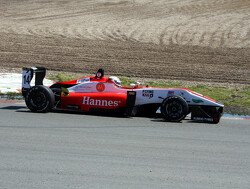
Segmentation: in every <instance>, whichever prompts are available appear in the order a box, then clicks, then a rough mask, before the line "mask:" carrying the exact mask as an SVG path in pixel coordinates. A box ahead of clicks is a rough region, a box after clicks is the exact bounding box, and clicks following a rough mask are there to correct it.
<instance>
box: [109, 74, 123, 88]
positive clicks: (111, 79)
mask: <svg viewBox="0 0 250 189" xmlns="http://www.w3.org/2000/svg"><path fill="white" fill-rule="evenodd" d="M108 80H110V81H112V82H113V83H114V84H115V85H116V86H117V87H121V86H122V84H121V80H120V79H119V78H118V77H116V76H110V77H109V79H108Z"/></svg>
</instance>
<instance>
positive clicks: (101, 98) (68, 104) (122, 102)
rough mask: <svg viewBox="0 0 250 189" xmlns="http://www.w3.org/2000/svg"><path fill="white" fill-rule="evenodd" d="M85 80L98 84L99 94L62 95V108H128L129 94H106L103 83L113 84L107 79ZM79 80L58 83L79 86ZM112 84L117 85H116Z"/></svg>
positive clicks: (92, 78)
mask: <svg viewBox="0 0 250 189" xmlns="http://www.w3.org/2000/svg"><path fill="white" fill-rule="evenodd" d="M85 78H90V81H91V82H96V83H97V84H96V89H97V91H98V92H95V93H77V92H70V95H69V96H64V95H61V104H60V108H62V109H74V110H76V109H77V110H82V111H89V110H90V108H102V109H117V108H125V107H126V101H127V93H110V92H105V86H104V85H103V83H112V82H110V81H109V80H108V79H107V78H106V77H103V78H102V79H95V77H94V76H90V77H85ZM85 78H81V79H85ZM78 80H79V79H78ZM78 80H73V81H69V82H58V83H60V84H68V85H75V84H77V81H78ZM112 84H113V85H115V84H114V83H112ZM124 89H125V88H124ZM126 89H128V88H126ZM131 89H132V88H131Z"/></svg>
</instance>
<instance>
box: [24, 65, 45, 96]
mask: <svg viewBox="0 0 250 189" xmlns="http://www.w3.org/2000/svg"><path fill="white" fill-rule="evenodd" d="M34 73H35V85H43V79H44V77H45V75H46V68H44V67H24V68H23V73H22V94H23V96H24V97H25V96H26V94H27V92H28V91H29V89H30V88H31V87H32V86H31V81H32V79H33V76H34Z"/></svg>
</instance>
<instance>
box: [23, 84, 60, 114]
mask: <svg viewBox="0 0 250 189" xmlns="http://www.w3.org/2000/svg"><path fill="white" fill-rule="evenodd" d="M25 103H26V105H27V107H28V108H29V109H30V110H31V111H32V112H48V111H50V110H51V108H52V107H53V106H54V103H55V96H54V94H53V92H52V90H51V89H50V88H48V87H46V86H43V85H37V86H34V87H32V88H31V89H30V90H29V91H28V93H27V95H26V97H25Z"/></svg>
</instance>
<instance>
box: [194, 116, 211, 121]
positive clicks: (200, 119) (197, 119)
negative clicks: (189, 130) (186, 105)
mask: <svg viewBox="0 0 250 189" xmlns="http://www.w3.org/2000/svg"><path fill="white" fill-rule="evenodd" d="M193 120H196V121H209V122H213V121H214V119H213V118H207V117H194V118H193Z"/></svg>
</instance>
